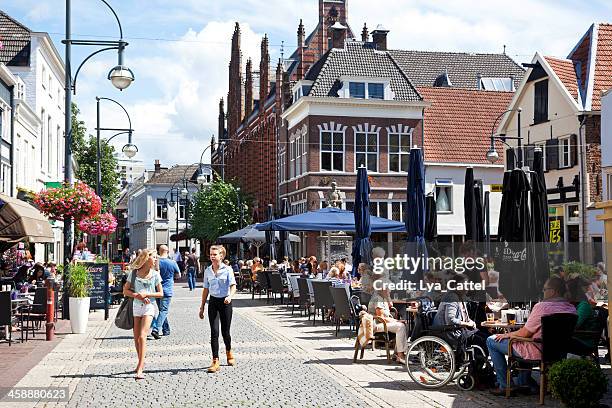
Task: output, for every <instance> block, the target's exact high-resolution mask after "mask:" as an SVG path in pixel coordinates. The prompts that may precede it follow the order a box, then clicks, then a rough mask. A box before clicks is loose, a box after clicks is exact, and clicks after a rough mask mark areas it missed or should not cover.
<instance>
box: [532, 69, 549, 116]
mask: <svg viewBox="0 0 612 408" xmlns="http://www.w3.org/2000/svg"><path fill="white" fill-rule="evenodd" d="M547 120H548V79H545V80H543V81H538V82H536V83H535V85H534V103H533V123H534V124H537V123H542V122H546V121H547Z"/></svg>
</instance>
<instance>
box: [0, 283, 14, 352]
mask: <svg viewBox="0 0 612 408" xmlns="http://www.w3.org/2000/svg"><path fill="white" fill-rule="evenodd" d="M3 326H4V327H8V339H7V340H8V344H9V347H10V346H11V342H12V341H13V333H12V332H13V330H12V326H13V307H12V304H11V292H8V291H5V292H0V327H3Z"/></svg>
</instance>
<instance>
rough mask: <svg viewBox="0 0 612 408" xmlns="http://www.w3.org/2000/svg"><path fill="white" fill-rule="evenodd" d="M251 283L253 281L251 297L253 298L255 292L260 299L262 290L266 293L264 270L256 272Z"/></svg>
mask: <svg viewBox="0 0 612 408" xmlns="http://www.w3.org/2000/svg"><path fill="white" fill-rule="evenodd" d="M252 283H253V284H252V286H251V295H252V299H255V293H258V294H259V299H261V293H262V291H263V292H264V293H267V284H266V277H265V275H264V272H263V271H260V272H257V276H256V277H255V280H254V281H253V282H252Z"/></svg>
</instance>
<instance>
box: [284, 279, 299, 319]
mask: <svg viewBox="0 0 612 408" xmlns="http://www.w3.org/2000/svg"><path fill="white" fill-rule="evenodd" d="M299 276H300V275H299V274H296V273H288V274H287V284H288V289H289V295H288V296H289V301H288V302H287V307H289V306H291V315H292V316H293V312H294V311H295V306H298V308H299V301H300V287H299V285H298V279H299Z"/></svg>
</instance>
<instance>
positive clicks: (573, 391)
mask: <svg viewBox="0 0 612 408" xmlns="http://www.w3.org/2000/svg"><path fill="white" fill-rule="evenodd" d="M548 382H549V387H550V390H551V392H552V394H553V395H554V396H555V398H558V399H559V400H561V402H563V404H564V405H565V406H566V407H570V408H596V407H599V406H600V404H599V400H601V398H602V397H603V396H604V394H605V393H606V391H607V390H608V376H607V375H605V374H604V373H603V372H602V371H601V369H600V368H598V367H597V366H596V365H595V364H593V362H591V361H590V360H581V359H567V360H563V361H559V362H557V363H555V364H553V365H552V367H550V369H549V371H548Z"/></svg>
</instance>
